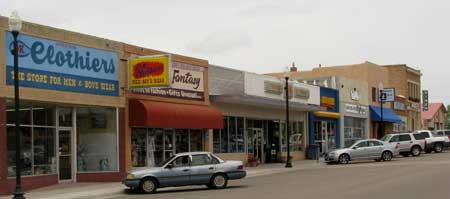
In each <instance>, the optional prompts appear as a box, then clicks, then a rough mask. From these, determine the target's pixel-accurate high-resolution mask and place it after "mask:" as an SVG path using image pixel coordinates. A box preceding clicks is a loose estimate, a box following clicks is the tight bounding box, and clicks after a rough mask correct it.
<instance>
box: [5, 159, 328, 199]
mask: <svg viewBox="0 0 450 199" xmlns="http://www.w3.org/2000/svg"><path fill="white" fill-rule="evenodd" d="M292 164H293V168H289V169H287V168H284V165H285V164H284V163H273V164H263V165H259V166H258V167H247V168H246V170H247V178H252V177H256V176H264V175H270V174H276V173H284V172H289V171H296V170H304V169H313V168H318V167H321V166H323V165H324V164H323V163H322V162H321V163H317V161H315V160H301V161H294V162H293V163H292ZM164 189H170V188H164ZM124 190H125V186H123V185H122V184H121V183H119V182H107V183H62V184H58V185H54V186H49V187H44V188H40V189H35V190H32V191H30V192H27V193H26V195H25V196H26V198H30V199H44V198H45V199H62V198H64V199H82V198H102V196H108V195H114V194H120V193H123V192H124ZM10 198H12V196H7V197H5V196H3V197H0V199H10Z"/></svg>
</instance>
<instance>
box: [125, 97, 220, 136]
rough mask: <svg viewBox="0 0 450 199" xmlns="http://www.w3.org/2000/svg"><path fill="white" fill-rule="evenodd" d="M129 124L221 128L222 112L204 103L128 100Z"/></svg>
mask: <svg viewBox="0 0 450 199" xmlns="http://www.w3.org/2000/svg"><path fill="white" fill-rule="evenodd" d="M129 122H130V126H142V127H144V126H145V127H159V128H191V129H213V128H214V129H222V128H223V118H222V113H220V111H219V110H217V109H216V108H214V107H211V106H204V105H190V104H175V103H166V102H157V101H148V100H130V103H129Z"/></svg>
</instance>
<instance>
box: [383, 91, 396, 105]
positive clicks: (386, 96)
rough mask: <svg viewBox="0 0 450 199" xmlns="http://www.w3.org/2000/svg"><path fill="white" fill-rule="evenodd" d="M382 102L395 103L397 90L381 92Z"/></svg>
mask: <svg viewBox="0 0 450 199" xmlns="http://www.w3.org/2000/svg"><path fill="white" fill-rule="evenodd" d="M381 100H382V101H383V102H395V88H385V89H383V90H381Z"/></svg>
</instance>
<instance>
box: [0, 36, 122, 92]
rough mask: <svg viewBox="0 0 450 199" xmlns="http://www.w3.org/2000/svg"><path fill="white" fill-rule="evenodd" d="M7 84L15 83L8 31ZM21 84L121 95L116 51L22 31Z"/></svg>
mask: <svg viewBox="0 0 450 199" xmlns="http://www.w3.org/2000/svg"><path fill="white" fill-rule="evenodd" d="M5 36H6V42H5V49H6V84H7V85H13V84H14V79H13V76H14V72H13V67H14V56H13V55H12V53H11V50H12V49H13V36H12V34H11V33H10V32H8V31H6V32H5ZM18 43H19V84H20V86H24V87H32V88H40V89H50V90H60V91H69V92H79V93H89V94H97V95H110V96H118V95H119V92H118V89H119V88H118V87H119V81H118V79H119V75H118V74H119V72H118V67H119V66H118V54H117V52H113V51H107V50H100V49H95V48H89V47H84V46H79V45H75V44H69V43H64V42H61V41H55V40H49V39H43V38H38V37H33V36H30V35H25V34H20V35H19V38H18Z"/></svg>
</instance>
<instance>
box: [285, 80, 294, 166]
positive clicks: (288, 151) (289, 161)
mask: <svg viewBox="0 0 450 199" xmlns="http://www.w3.org/2000/svg"><path fill="white" fill-rule="evenodd" d="M285 79H286V87H285V89H286V131H287V142H286V145H287V158H286V168H291V167H292V163H291V154H290V151H291V149H290V148H291V147H290V138H291V132H290V128H289V77H285Z"/></svg>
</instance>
